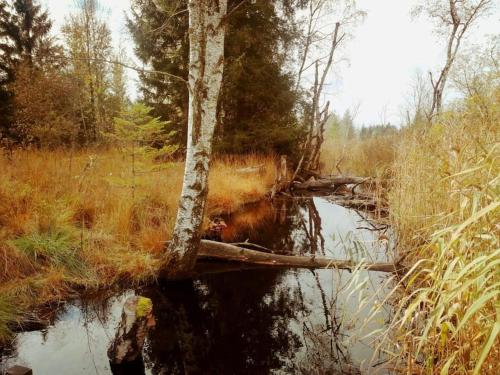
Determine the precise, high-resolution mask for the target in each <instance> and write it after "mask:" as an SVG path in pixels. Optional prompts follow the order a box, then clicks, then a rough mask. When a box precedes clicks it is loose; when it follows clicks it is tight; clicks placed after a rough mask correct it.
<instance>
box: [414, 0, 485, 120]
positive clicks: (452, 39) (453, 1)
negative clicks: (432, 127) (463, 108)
mask: <svg viewBox="0 0 500 375" xmlns="http://www.w3.org/2000/svg"><path fill="white" fill-rule="evenodd" d="M493 4H494V1H493V0H423V1H421V3H420V4H419V5H418V6H416V7H415V8H414V9H413V13H414V15H420V14H424V15H426V16H427V17H429V18H430V19H431V20H432V21H433V22H434V23H435V24H436V32H437V33H438V34H439V35H442V36H444V37H445V38H446V39H447V43H446V57H445V62H444V65H443V67H442V68H441V70H440V71H439V74H438V75H437V77H436V76H435V75H433V74H432V72H429V77H430V81H431V85H432V102H431V107H430V109H429V111H428V112H427V114H426V115H427V120H428V121H429V122H430V121H432V118H433V117H434V116H435V115H437V114H439V113H440V112H441V107H442V104H443V92H444V89H445V87H446V83H447V80H448V76H449V74H450V70H451V68H452V66H453V63H454V62H455V60H456V58H457V54H458V52H459V48H460V45H461V43H462V41H463V39H464V37H465V35H466V33H467V32H468V31H469V30H470V29H471V28H472V26H473V25H474V23H475V22H476V21H477V20H478V18H480V17H481V16H484V15H485V14H487V13H488V12H489V11H490V10H491V8H492V6H493Z"/></svg>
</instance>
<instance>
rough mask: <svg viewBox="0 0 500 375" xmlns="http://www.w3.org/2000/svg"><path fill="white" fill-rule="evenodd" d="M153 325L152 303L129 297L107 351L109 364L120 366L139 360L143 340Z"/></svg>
mask: <svg viewBox="0 0 500 375" xmlns="http://www.w3.org/2000/svg"><path fill="white" fill-rule="evenodd" d="M154 325H155V320H154V316H153V302H152V301H151V300H150V299H149V298H146V297H141V296H133V297H129V298H128V299H127V301H126V302H125V305H124V306H123V312H122V317H121V322H120V325H119V326H118V331H117V332H116V336H115V339H114V341H113V342H112V343H111V346H110V347H109V349H108V357H109V360H110V362H111V364H112V365H122V364H126V363H131V362H134V361H137V360H140V359H141V358H142V348H143V346H144V340H145V339H146V336H147V334H148V331H149V329H150V328H152V327H154Z"/></svg>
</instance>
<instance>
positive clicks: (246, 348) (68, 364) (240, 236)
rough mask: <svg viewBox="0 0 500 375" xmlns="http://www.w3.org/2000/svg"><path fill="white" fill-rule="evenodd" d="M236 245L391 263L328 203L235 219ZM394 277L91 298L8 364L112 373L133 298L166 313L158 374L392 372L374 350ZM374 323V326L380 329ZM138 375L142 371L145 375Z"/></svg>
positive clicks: (306, 202)
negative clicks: (116, 340) (123, 317)
mask: <svg viewBox="0 0 500 375" xmlns="http://www.w3.org/2000/svg"><path fill="white" fill-rule="evenodd" d="M224 219H225V221H226V223H227V224H228V228H227V229H226V230H224V233H223V239H224V240H225V241H228V242H240V241H245V240H249V241H250V242H254V243H258V244H260V245H263V246H266V247H268V248H270V249H273V250H274V251H275V252H283V253H296V254H311V253H313V254H318V255H319V254H321V255H323V254H325V255H327V256H332V257H335V258H339V259H356V260H361V259H367V260H368V261H377V260H378V261H385V260H387V251H386V249H387V248H388V247H390V244H388V243H387V237H390V234H387V235H382V236H381V234H380V232H375V231H371V230H368V229H359V228H372V227H371V224H369V223H368V222H366V221H365V220H363V219H362V217H361V216H360V215H359V214H358V213H356V212H354V211H351V210H347V209H344V208H342V207H340V206H337V205H335V204H332V203H330V202H329V201H328V199H327V198H308V199H294V200H286V201H279V202H275V203H274V204H273V205H271V204H270V203H260V204H257V205H254V206H251V207H248V208H247V209H245V210H244V211H242V212H240V213H236V214H233V215H232V216H230V217H226V218H224ZM386 282H387V276H386V275H385V274H382V273H377V272H367V271H358V272H354V273H350V272H348V271H337V270H317V271H314V272H313V271H310V270H247V271H235V272H228V273H219V274H211V275H206V276H204V277H202V278H200V279H198V280H194V281H190V282H183V283H163V284H160V285H156V286H152V287H147V288H142V289H140V290H128V291H125V292H122V293H119V294H117V295H113V296H108V297H106V296H102V295H100V296H88V297H85V298H84V299H81V300H77V301H73V302H71V303H68V304H66V305H65V306H64V307H63V308H62V309H61V310H60V311H59V312H58V314H57V316H56V317H55V318H54V321H53V322H52V324H51V325H50V326H49V327H48V328H46V329H43V330H40V331H33V332H24V333H20V334H18V335H17V337H16V339H15V342H14V343H13V345H12V347H11V348H9V349H7V350H6V351H5V352H4V353H3V354H2V363H1V365H0V369H2V370H5V369H6V368H7V367H8V366H10V365H13V364H23V365H26V366H28V367H31V368H32V369H33V370H34V374H36V375H42V374H47V375H48V374H110V373H111V370H110V367H109V363H108V360H107V356H106V350H107V347H108V345H109V343H110V340H111V339H112V338H113V336H114V333H115V329H116V326H117V324H118V319H119V317H120V313H121V307H122V305H123V303H124V301H125V300H126V298H127V297H129V296H131V295H133V294H135V293H140V294H141V295H145V296H148V297H150V298H151V299H152V300H153V304H154V313H155V316H156V321H157V325H156V328H155V329H154V331H152V332H151V334H150V336H149V340H148V341H147V343H146V348H145V353H144V367H145V368H144V371H143V372H142V373H146V374H178V373H200V374H269V373H276V374H358V373H363V374H365V373H366V374H371V373H384V371H383V370H382V367H383V365H382V364H383V362H384V358H383V357H381V356H380V355H379V354H378V353H377V351H376V350H374V347H375V346H376V345H377V343H378V339H379V338H380V335H381V333H380V332H381V330H383V329H384V327H385V325H386V320H387V319H388V317H389V314H390V309H389V307H387V306H382V307H381V308H378V309H376V310H374V307H377V306H379V302H380V301H381V300H382V299H383V298H384V296H385V294H386V293H387V289H388V286H387V285H386ZM368 318H369V319H368ZM134 373H141V372H140V371H139V372H137V371H136V372H134Z"/></svg>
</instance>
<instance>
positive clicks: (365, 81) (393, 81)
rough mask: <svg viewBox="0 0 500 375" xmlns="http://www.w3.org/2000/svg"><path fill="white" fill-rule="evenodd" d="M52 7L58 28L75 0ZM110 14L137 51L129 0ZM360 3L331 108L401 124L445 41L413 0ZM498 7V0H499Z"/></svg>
mask: <svg viewBox="0 0 500 375" xmlns="http://www.w3.org/2000/svg"><path fill="white" fill-rule="evenodd" d="M41 3H42V4H43V5H45V6H46V7H48V9H49V13H50V15H51V17H52V18H53V19H54V21H55V30H56V31H58V30H59V28H60V26H61V25H62V24H63V23H64V18H65V16H66V15H68V14H69V13H70V12H71V11H72V10H74V1H73V0H41ZM101 3H102V5H103V7H104V8H105V10H106V13H105V14H107V16H108V20H109V21H108V22H109V26H110V29H111V30H112V33H113V42H114V43H115V44H118V42H119V41H120V40H121V42H122V45H124V47H125V48H126V49H127V51H128V52H129V54H130V55H132V48H133V43H132V41H131V40H130V37H129V36H128V34H127V30H126V27H125V16H124V12H125V11H128V9H129V7H130V1H129V0H101ZM357 3H358V7H359V8H360V9H363V10H365V11H366V12H367V13H368V15H367V17H366V19H365V21H364V22H363V23H362V24H361V25H360V26H358V28H357V29H356V30H355V33H354V39H353V40H351V41H349V45H348V46H347V48H346V50H345V57H347V58H348V60H349V62H348V63H340V64H339V65H337V66H336V73H335V74H332V75H331V76H332V78H331V79H330V81H329V82H328V86H327V87H326V88H325V91H326V92H327V94H328V100H330V101H331V107H330V108H333V110H334V111H335V112H337V113H340V114H342V113H343V112H344V111H345V110H346V109H352V108H355V107H359V108H358V111H357V117H356V119H355V121H356V123H357V124H358V125H362V124H365V125H370V124H374V123H378V122H380V121H383V120H384V121H390V122H391V123H393V124H397V123H399V119H400V108H401V106H402V105H403V103H404V101H405V95H406V94H407V92H408V91H409V87H410V85H411V80H412V76H413V75H414V74H415V71H416V70H418V69H419V70H421V71H423V72H427V71H428V70H429V69H437V68H438V67H439V66H440V65H441V62H442V59H443V52H444V51H443V49H444V45H443V44H442V43H440V42H439V39H438V38H437V37H436V36H435V35H433V33H432V26H431V25H430V23H429V22H428V21H426V20H425V19H417V20H412V19H411V17H410V9H411V7H412V5H413V4H414V3H415V1H414V0H358V2H357ZM496 5H497V6H496V9H497V10H498V9H499V6H498V5H499V1H498V0H496ZM499 32H500V23H499V13H498V11H497V12H495V14H492V15H491V16H490V17H488V18H486V19H482V20H481V21H480V22H479V24H478V26H476V28H475V29H473V30H472V34H473V35H472V36H471V37H470V38H469V39H470V40H469V42H473V43H481V41H483V40H484V39H485V37H486V36H487V35H491V34H494V33H499ZM134 77H135V75H134V74H130V78H131V82H130V84H129V93H130V94H132V95H134V94H135V92H136V89H135V87H136V85H137V84H136V82H135V79H136V78H134Z"/></svg>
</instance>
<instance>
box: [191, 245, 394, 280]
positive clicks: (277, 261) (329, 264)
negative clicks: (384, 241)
mask: <svg viewBox="0 0 500 375" xmlns="http://www.w3.org/2000/svg"><path fill="white" fill-rule="evenodd" d="M204 258H205V259H206V258H211V259H219V260H225V261H233V262H241V263H245V264H254V265H262V266H267V267H282V268H283V267H288V268H310V269H316V268H337V269H346V270H352V269H354V268H356V263H354V262H352V261H349V260H336V259H332V258H327V257H313V256H298V255H280V254H272V253H264V252H262V251H256V250H250V249H244V248H242V247H238V246H234V245H231V244H227V243H222V242H215V241H209V240H202V241H201V244H200V249H199V251H198V259H204ZM363 268H364V269H367V270H370V271H379V272H397V271H398V267H397V265H396V264H394V263H365V264H364V265H363Z"/></svg>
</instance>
